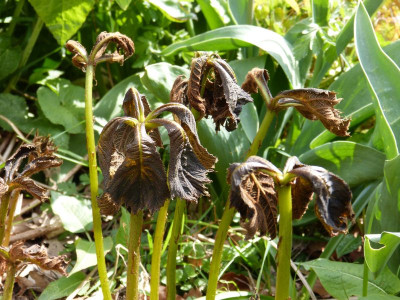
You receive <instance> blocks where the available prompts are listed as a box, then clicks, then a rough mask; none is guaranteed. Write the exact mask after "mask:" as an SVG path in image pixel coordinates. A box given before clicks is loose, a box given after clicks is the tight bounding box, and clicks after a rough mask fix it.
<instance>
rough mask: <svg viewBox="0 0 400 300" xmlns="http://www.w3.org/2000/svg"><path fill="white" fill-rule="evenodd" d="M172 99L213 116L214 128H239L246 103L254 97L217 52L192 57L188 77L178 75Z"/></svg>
mask: <svg viewBox="0 0 400 300" xmlns="http://www.w3.org/2000/svg"><path fill="white" fill-rule="evenodd" d="M170 99H171V102H179V103H183V104H184V105H187V106H188V107H189V108H193V109H195V110H196V111H198V112H199V113H200V118H202V117H204V116H209V115H210V116H212V118H213V120H214V123H215V128H216V130H217V131H218V130H219V128H220V126H221V125H222V126H225V128H226V129H227V130H228V131H232V130H234V129H236V127H237V123H238V122H239V121H240V119H239V114H240V112H241V110H242V107H243V105H245V104H246V103H248V102H252V101H253V99H252V98H251V96H250V95H249V94H248V93H246V92H245V91H244V90H243V89H242V88H241V87H240V86H239V85H238V84H237V80H236V76H235V74H234V72H233V70H232V68H231V67H230V66H229V64H228V63H227V62H226V61H224V60H223V59H221V58H220V57H219V56H218V55H217V54H211V55H207V54H205V55H200V56H199V57H196V58H194V59H193V60H192V64H191V72H190V78H189V80H186V79H184V78H183V77H178V78H177V79H176V81H175V83H174V86H173V88H172V90H171V94H170Z"/></svg>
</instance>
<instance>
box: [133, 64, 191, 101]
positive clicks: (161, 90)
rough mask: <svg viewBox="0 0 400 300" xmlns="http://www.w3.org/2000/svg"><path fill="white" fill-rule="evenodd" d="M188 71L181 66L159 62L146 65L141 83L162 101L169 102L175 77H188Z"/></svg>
mask: <svg viewBox="0 0 400 300" xmlns="http://www.w3.org/2000/svg"><path fill="white" fill-rule="evenodd" d="M189 74H190V71H189V70H188V69H185V68H183V67H179V66H174V65H171V64H169V63H165V62H160V63H156V64H154V65H150V66H147V67H146V68H145V73H144V75H143V76H142V78H141V81H142V83H143V85H144V86H145V87H146V89H148V90H149V91H150V92H151V93H153V94H154V95H155V96H156V97H157V98H158V99H160V100H161V101H162V102H163V103H168V102H169V93H170V91H171V88H172V85H173V84H174V81H175V79H176V77H178V76H179V75H184V76H185V77H187V78H189Z"/></svg>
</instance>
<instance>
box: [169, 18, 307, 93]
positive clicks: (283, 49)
mask: <svg viewBox="0 0 400 300" xmlns="http://www.w3.org/2000/svg"><path fill="white" fill-rule="evenodd" d="M251 45H254V46H257V47H259V48H261V49H262V50H264V51H266V52H268V53H269V54H270V55H271V56H272V57H273V58H275V59H276V60H277V62H278V63H279V64H280V65H281V67H282V69H283V70H284V71H285V74H286V76H287V77H288V78H289V80H290V82H291V83H292V85H293V87H294V88H298V87H299V85H300V84H299V71H298V66H297V62H296V60H295V59H294V56H293V53H292V49H291V45H290V44H289V43H288V42H287V41H286V40H285V39H284V38H283V37H282V36H280V35H279V34H277V33H275V32H273V31H271V30H268V29H265V28H261V27H256V26H251V25H234V26H227V27H223V28H219V29H215V30H212V31H209V32H206V33H203V34H199V35H197V36H195V37H192V38H190V39H188V40H185V41H182V42H178V43H175V44H172V45H170V46H169V47H167V48H165V49H164V50H163V52H162V55H173V54H175V53H176V52H178V51H195V50H201V51H221V50H234V49H238V48H240V47H249V46H251Z"/></svg>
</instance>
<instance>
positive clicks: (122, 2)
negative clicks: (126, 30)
mask: <svg viewBox="0 0 400 300" xmlns="http://www.w3.org/2000/svg"><path fill="white" fill-rule="evenodd" d="M116 2H117V4H118V5H119V7H121V8H122V9H123V10H127V9H128V7H129V4H131V2H132V0H116Z"/></svg>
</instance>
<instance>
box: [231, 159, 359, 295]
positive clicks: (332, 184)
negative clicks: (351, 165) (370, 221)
mask: <svg viewBox="0 0 400 300" xmlns="http://www.w3.org/2000/svg"><path fill="white" fill-rule="evenodd" d="M228 183H229V184H230V185H231V190H230V203H231V206H232V207H235V208H236V209H237V210H238V211H239V213H240V215H241V218H242V226H243V227H244V228H246V229H247V237H248V238H251V237H253V236H254V234H255V233H256V231H259V232H260V234H262V235H264V234H266V233H268V234H269V235H270V237H271V238H275V236H276V233H277V231H278V232H279V244H278V261H277V265H278V272H277V284H276V299H285V300H286V299H288V297H289V282H290V281H289V278H290V258H291V246H292V219H301V217H302V216H303V214H304V213H305V212H306V210H307V207H308V204H309V203H310V201H311V199H312V198H313V194H315V195H316V197H315V214H316V215H317V217H318V219H319V220H320V221H321V222H322V224H323V225H324V227H325V228H326V230H327V231H328V232H329V234H330V235H337V234H338V233H346V232H347V222H348V220H352V219H353V217H354V212H353V209H352V207H351V198H352V194H351V191H350V188H349V187H348V185H347V184H346V183H345V182H344V181H343V180H342V179H340V178H339V177H338V176H336V175H335V174H333V173H330V172H328V171H327V170H325V169H324V168H321V167H316V166H307V165H304V164H302V163H301V162H300V161H299V160H298V159H297V157H291V158H289V159H288V161H287V162H286V165H285V168H284V170H283V172H281V171H280V170H279V169H278V168H276V167H275V166H274V165H273V164H272V163H270V162H269V161H267V160H265V159H262V158H260V157H258V156H251V157H249V158H248V159H247V160H246V162H244V163H234V164H231V166H230V167H229V169H228ZM278 208H279V229H278V222H277V216H278Z"/></svg>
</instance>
